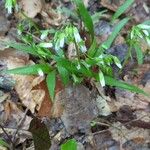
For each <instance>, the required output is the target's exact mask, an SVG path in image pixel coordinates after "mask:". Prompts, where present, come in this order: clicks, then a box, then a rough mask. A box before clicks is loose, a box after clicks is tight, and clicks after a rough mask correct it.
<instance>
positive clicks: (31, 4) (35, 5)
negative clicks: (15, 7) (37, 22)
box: [21, 0, 43, 18]
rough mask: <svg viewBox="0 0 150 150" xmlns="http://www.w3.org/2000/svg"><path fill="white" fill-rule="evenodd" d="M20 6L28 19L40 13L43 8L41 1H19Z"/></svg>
mask: <svg viewBox="0 0 150 150" xmlns="http://www.w3.org/2000/svg"><path fill="white" fill-rule="evenodd" d="M21 5H22V8H23V10H24V12H25V14H26V15H27V16H28V17H30V18H34V17H35V16H36V15H37V14H38V13H40V12H41V10H42V7H43V3H42V0H25V1H24V0H21Z"/></svg>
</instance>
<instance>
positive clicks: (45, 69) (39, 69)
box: [5, 64, 52, 75]
mask: <svg viewBox="0 0 150 150" xmlns="http://www.w3.org/2000/svg"><path fill="white" fill-rule="evenodd" d="M51 70H52V68H51V67H50V66H49V65H48V64H35V65H29V66H25V67H19V68H15V69H10V70H6V71H5V72H6V73H11V74H22V75H37V74H40V73H41V74H42V73H49V72H50V71H51Z"/></svg>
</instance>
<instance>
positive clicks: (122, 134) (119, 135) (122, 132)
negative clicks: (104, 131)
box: [109, 122, 150, 145]
mask: <svg viewBox="0 0 150 150" xmlns="http://www.w3.org/2000/svg"><path fill="white" fill-rule="evenodd" d="M109 131H110V132H111V134H112V137H113V139H115V140H116V141H120V143H121V145H122V144H123V143H125V142H126V141H127V140H132V139H135V138H142V139H144V141H145V143H146V142H150V138H149V137H150V131H149V130H147V129H142V128H131V129H127V128H126V127H125V126H123V125H122V124H121V123H119V122H115V123H113V124H112V127H110V128H109Z"/></svg>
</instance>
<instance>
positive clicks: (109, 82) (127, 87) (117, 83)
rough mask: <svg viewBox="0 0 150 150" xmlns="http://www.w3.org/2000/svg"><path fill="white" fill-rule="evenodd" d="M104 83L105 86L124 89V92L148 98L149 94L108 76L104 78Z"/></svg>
mask: <svg viewBox="0 0 150 150" xmlns="http://www.w3.org/2000/svg"><path fill="white" fill-rule="evenodd" d="M105 82H106V84H107V85H110V86H116V87H118V88H120V89H124V90H128V91H131V92H135V93H139V94H143V95H145V96H148V97H150V94H148V93H146V92H144V91H143V90H141V89H140V88H138V87H136V86H134V85H131V84H128V83H125V82H123V81H119V80H116V79H114V78H111V77H109V76H105Z"/></svg>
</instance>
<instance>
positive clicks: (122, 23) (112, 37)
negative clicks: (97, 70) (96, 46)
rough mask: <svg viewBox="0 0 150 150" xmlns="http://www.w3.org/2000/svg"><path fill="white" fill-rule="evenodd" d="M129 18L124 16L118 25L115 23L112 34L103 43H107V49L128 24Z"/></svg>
mask: <svg viewBox="0 0 150 150" xmlns="http://www.w3.org/2000/svg"><path fill="white" fill-rule="evenodd" d="M129 20H130V19H129V18H124V19H122V20H121V21H120V22H119V23H118V24H117V25H115V27H114V29H113V32H112V34H111V35H110V36H109V37H108V39H107V40H106V41H105V42H104V43H103V45H105V46H106V47H107V49H108V48H110V46H111V45H112V43H113V41H114V40H115V38H116V37H117V35H118V34H119V32H120V30H121V29H122V28H123V27H124V26H125V25H126V24H127V22H128V21H129Z"/></svg>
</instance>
